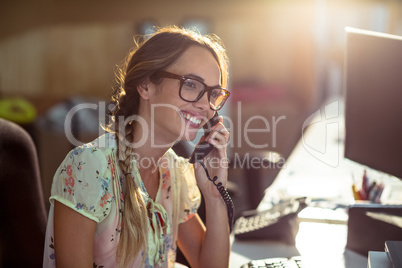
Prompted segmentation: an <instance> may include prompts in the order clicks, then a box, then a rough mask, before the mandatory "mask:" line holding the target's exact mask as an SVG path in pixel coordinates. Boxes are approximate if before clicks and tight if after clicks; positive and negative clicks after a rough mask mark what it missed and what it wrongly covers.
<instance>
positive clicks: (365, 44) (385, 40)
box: [345, 28, 402, 178]
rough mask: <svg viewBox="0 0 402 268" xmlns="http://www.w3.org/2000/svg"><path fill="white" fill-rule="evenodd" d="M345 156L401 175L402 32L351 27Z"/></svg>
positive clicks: (348, 36)
mask: <svg viewBox="0 0 402 268" xmlns="http://www.w3.org/2000/svg"><path fill="white" fill-rule="evenodd" d="M345 60H346V68H345V74H346V75H345V104H346V105H345V131H346V136H345V157H346V158H348V159H350V160H352V161H354V162H357V163H359V164H362V165H365V166H368V167H370V168H373V169H375V170H379V171H382V172H385V173H387V174H390V175H393V176H396V177H398V178H402V37H401V36H395V35H388V34H382V33H377V32H372V31H365V30H360V29H355V28H346V58H345Z"/></svg>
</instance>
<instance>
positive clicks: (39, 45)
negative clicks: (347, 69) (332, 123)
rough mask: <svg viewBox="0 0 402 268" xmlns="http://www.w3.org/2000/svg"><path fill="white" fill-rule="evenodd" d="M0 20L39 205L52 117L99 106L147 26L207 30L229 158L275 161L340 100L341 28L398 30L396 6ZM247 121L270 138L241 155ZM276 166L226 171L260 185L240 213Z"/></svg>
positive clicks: (29, 7) (75, 4)
mask: <svg viewBox="0 0 402 268" xmlns="http://www.w3.org/2000/svg"><path fill="white" fill-rule="evenodd" d="M0 20H1V23H0V99H2V100H6V99H12V98H20V99H23V100H24V101H27V102H28V104H31V105H32V106H31V108H32V107H33V109H34V110H35V111H36V116H35V118H34V119H32V121H31V122H28V123H27V122H24V123H22V125H23V126H24V127H26V128H27V129H28V130H29V131H30V132H31V133H32V135H33V137H34V140H35V143H36V145H37V148H38V154H39V163H40V166H41V175H42V180H43V187H44V196H45V199H47V197H48V195H49V193H50V183H51V180H52V177H53V174H54V172H55V170H56V168H57V166H58V165H59V164H60V161H61V160H62V159H63V158H64V156H65V155H66V153H67V152H68V150H70V149H71V148H72V146H71V144H69V142H68V141H67V139H66V138H65V135H64V129H63V127H64V126H63V124H64V122H63V120H64V118H65V113H64V114H63V111H62V110H63V109H64V111H68V109H71V108H72V107H74V105H76V104H79V103H85V102H93V103H97V102H98V101H100V100H107V99H108V96H109V93H110V89H111V88H112V86H113V85H115V83H114V71H115V70H116V67H115V66H116V64H119V63H120V62H121V61H122V60H123V59H124V57H125V56H126V54H127V52H128V51H129V49H130V48H131V47H133V45H134V41H133V40H134V39H135V38H137V37H138V35H140V34H143V33H149V31H150V29H151V27H152V26H165V25H173V24H174V25H177V26H185V27H197V29H198V30H199V31H200V32H201V33H215V34H217V35H218V36H219V37H220V38H221V39H222V40H223V42H224V43H225V45H226V48H227V52H228V54H229V58H230V85H229V86H230V87H229V89H230V90H231V92H232V96H231V98H230V101H229V103H228V104H227V105H226V107H225V109H224V111H223V112H222V114H223V115H225V116H228V117H229V118H231V120H232V121H233V122H234V125H233V126H230V127H232V129H231V132H232V137H233V138H234V139H235V141H234V142H233V146H231V148H230V154H231V156H233V155H234V154H235V153H238V154H241V155H244V154H246V153H248V152H256V153H258V152H266V151H267V150H271V151H275V152H278V153H280V154H281V155H282V157H283V158H284V159H286V158H287V157H288V156H289V154H290V153H291V151H292V149H293V148H294V146H295V144H296V143H297V141H298V139H299V138H300V136H301V133H302V124H303V122H304V121H305V120H306V119H307V118H308V116H309V115H311V114H312V113H313V112H314V111H315V110H317V109H318V108H319V107H320V106H321V105H322V103H323V102H324V101H325V100H327V99H328V98H330V97H332V96H341V95H342V89H343V59H344V46H345V33H344V27H345V26H353V27H357V28H362V29H367V30H374V31H379V32H386V33H391V34H396V35H402V2H401V1H397V0H385V1H384V0H348V1H346V0H345V1H338V0H315V1H313V0H250V1H240V0H234V1H229V0H218V1H212V0H207V1H195V0H190V1H184V0H172V1H161V0H153V1H134V0H132V1H128V0H120V1H109V0H104V1H75V0H74V1H71V0H70V1H65V0H60V1H51V0H41V1H32V0H30V1H28V0H19V1H2V2H1V3H0ZM25 104H26V103H25ZM21 109H23V108H21ZM14 110H15V109H14ZM94 113H95V114H94V116H93V117H92V115H91V114H86V115H84V116H83V117H82V118H81V119H80V120H81V123H80V122H76V123H77V128H76V129H75V134H77V135H78V136H80V138H81V140H82V141H83V142H85V141H89V140H90V139H92V138H94V137H95V136H96V134H97V131H98V127H97V121H96V115H97V112H96V111H95V112H94ZM254 115H259V116H261V117H263V118H266V119H267V120H268V122H269V123H270V124H271V125H270V127H271V131H270V132H265V133H249V134H248V138H249V139H250V140H251V142H252V143H253V144H255V145H264V144H267V146H265V147H264V148H253V147H255V146H251V145H250V144H248V143H247V142H245V137H244V134H243V133H242V130H243V128H244V126H245V123H246V122H247V120H248V119H250V118H251V117H252V116H254ZM281 116H285V117H284V119H281V120H280V121H278V120H279V118H280V117H281ZM273 120H277V126H276V130H273V129H272V126H273V124H274V121H273ZM78 121H79V120H78ZM91 124H92V125H93V126H92V129H91ZM248 127H249V128H252V129H266V122H264V121H263V120H258V119H256V120H252V121H250V122H249V125H248ZM81 128H82V129H81ZM237 137H240V138H237ZM278 171H279V169H278V168H275V167H274V168H268V169H267V170H265V171H263V174H255V173H252V172H251V173H249V175H244V173H242V171H233V172H232V177H231V178H230V179H233V180H236V177H239V176H240V177H241V176H243V177H244V176H246V177H247V176H249V177H247V179H248V180H249V182H250V180H252V179H253V178H252V177H253V176H263V178H264V179H263V180H262V182H261V185H259V186H258V187H257V189H260V190H259V191H260V193H257V194H256V198H255V200H254V201H249V200H246V201H244V202H241V204H243V205H244V204H246V205H245V207H244V209H248V208H253V207H255V205H256V204H257V203H256V202H257V201H258V198H259V197H261V196H262V190H263V189H265V188H266V187H267V186H268V185H269V184H270V183H271V182H272V181H273V180H274V179H275V176H276V174H277V173H278ZM250 174H251V175H250ZM239 181H240V180H239ZM240 183H242V182H241V181H240ZM243 183H244V180H243ZM240 188H241V187H240ZM236 193H237V195H238V196H243V198H245V199H249V198H250V196H249V195H242V193H241V191H240V190H237V192H236ZM241 210H242V208H240V211H241Z"/></svg>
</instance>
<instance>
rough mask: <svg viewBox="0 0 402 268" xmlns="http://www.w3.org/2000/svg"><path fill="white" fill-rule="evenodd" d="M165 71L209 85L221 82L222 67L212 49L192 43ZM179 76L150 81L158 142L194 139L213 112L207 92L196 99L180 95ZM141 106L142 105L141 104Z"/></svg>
mask: <svg viewBox="0 0 402 268" xmlns="http://www.w3.org/2000/svg"><path fill="white" fill-rule="evenodd" d="M166 71H168V72H170V73H174V74H178V75H180V76H188V77H192V78H195V79H197V80H200V81H202V82H204V83H205V84H207V85H208V86H216V85H219V82H220V76H221V74H220V69H219V65H218V63H217V61H216V59H215V58H214V56H213V55H212V54H211V52H210V51H209V50H208V49H206V48H204V47H201V46H191V47H190V48H189V49H187V50H186V51H185V52H184V53H183V55H182V56H181V57H180V58H179V59H178V60H177V61H176V62H175V63H173V64H172V65H170V66H169V67H168V68H167V69H166ZM179 89H180V80H178V79H172V78H163V79H162V81H161V83H160V84H159V85H154V84H152V83H148V90H149V96H148V99H147V100H148V102H147V104H148V106H149V107H148V109H149V111H150V114H149V119H150V120H151V122H152V123H153V124H154V125H153V126H154V128H153V130H151V131H152V132H151V135H154V140H155V141H156V144H166V143H167V142H172V141H176V140H177V139H181V140H188V141H190V140H193V139H194V138H195V137H196V134H197V131H198V130H199V129H200V128H201V127H202V126H203V125H204V124H205V123H206V121H207V120H208V119H210V118H212V116H213V115H214V111H213V110H211V109H210V105H209V101H208V96H207V95H208V94H207V93H205V94H204V96H203V97H202V98H201V99H200V100H198V101H197V102H192V103H190V102H186V101H184V100H183V99H181V98H180V96H179ZM140 107H141V105H140Z"/></svg>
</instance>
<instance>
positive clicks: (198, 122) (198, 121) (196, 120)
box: [184, 114, 201, 125]
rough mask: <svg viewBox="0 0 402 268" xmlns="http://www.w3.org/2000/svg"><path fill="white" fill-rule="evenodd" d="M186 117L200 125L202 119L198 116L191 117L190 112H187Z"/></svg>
mask: <svg viewBox="0 0 402 268" xmlns="http://www.w3.org/2000/svg"><path fill="white" fill-rule="evenodd" d="M184 118H186V119H187V120H189V121H191V122H193V123H194V124H198V125H199V124H200V123H201V120H199V119H197V118H195V117H191V116H190V114H185V115H184Z"/></svg>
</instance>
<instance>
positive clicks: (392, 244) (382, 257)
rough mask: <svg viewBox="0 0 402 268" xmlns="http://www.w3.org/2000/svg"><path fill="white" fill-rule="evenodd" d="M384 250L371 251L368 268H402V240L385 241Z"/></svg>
mask: <svg viewBox="0 0 402 268" xmlns="http://www.w3.org/2000/svg"><path fill="white" fill-rule="evenodd" d="M384 250H385V252H382V251H370V252H369V255H368V263H367V268H388V267H389V268H402V241H385V248H384Z"/></svg>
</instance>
